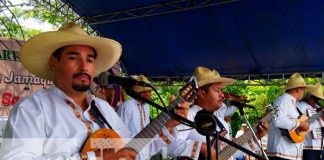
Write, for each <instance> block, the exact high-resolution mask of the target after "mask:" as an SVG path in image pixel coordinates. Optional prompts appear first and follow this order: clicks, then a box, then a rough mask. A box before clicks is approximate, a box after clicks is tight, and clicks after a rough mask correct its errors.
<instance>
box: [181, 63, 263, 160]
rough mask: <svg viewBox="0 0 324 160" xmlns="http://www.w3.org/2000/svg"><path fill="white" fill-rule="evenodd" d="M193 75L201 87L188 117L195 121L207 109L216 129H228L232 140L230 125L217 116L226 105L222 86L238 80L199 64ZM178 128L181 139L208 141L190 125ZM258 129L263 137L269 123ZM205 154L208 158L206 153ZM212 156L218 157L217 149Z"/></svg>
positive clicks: (227, 135) (228, 136)
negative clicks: (198, 114) (214, 121)
mask: <svg viewBox="0 0 324 160" xmlns="http://www.w3.org/2000/svg"><path fill="white" fill-rule="evenodd" d="M193 76H195V77H196V78H197V81H198V87H199V89H198V95H197V98H196V99H195V101H194V105H193V106H192V107H191V108H190V109H189V113H188V119H189V120H192V121H194V119H195V117H196V115H197V113H198V112H200V111H201V110H205V111H206V112H205V113H208V114H210V115H211V116H213V117H214V119H215V120H216V130H217V131H227V134H225V135H224V137H225V138H227V139H229V140H231V139H232V138H231V137H230V135H229V134H228V133H229V127H228V125H227V123H226V122H225V120H224V117H220V116H217V115H218V114H219V113H217V111H218V110H219V109H220V108H221V107H222V106H223V105H224V103H223V100H224V94H223V92H222V88H224V87H226V86H228V85H231V84H233V83H234V82H235V81H236V80H234V79H230V78H225V77H221V76H220V74H219V73H218V72H217V71H216V70H211V69H209V68H206V67H201V66H198V67H197V68H196V69H195V71H194V73H193ZM206 115H207V114H206ZM176 128H177V130H178V131H179V132H178V137H179V138H181V139H186V140H198V141H201V142H204V143H205V142H206V137H205V136H204V135H202V134H200V133H199V132H197V131H196V130H194V129H193V130H189V129H190V128H189V127H188V126H185V125H179V126H177V127H176ZM258 129H259V130H258V132H257V136H258V137H262V136H263V135H264V134H265V133H266V131H267V124H264V123H262V124H261V125H260V127H259V128H258ZM223 133H226V132H223ZM218 147H219V149H222V148H224V147H225V143H221V144H220V146H218ZM203 156H204V157H205V158H206V154H205V155H203ZM212 156H213V157H212V158H213V159H216V152H215V150H213V152H212Z"/></svg>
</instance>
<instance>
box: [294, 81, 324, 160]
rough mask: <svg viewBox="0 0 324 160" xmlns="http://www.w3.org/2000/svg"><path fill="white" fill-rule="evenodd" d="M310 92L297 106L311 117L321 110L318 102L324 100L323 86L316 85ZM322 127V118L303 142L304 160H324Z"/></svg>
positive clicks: (323, 122) (323, 123)
mask: <svg viewBox="0 0 324 160" xmlns="http://www.w3.org/2000/svg"><path fill="white" fill-rule="evenodd" d="M309 90H310V93H309V94H308V95H307V96H306V97H305V98H304V99H303V100H302V101H301V102H300V103H298V104H297V107H298V109H299V110H300V111H301V112H302V113H303V114H304V115H307V116H308V117H311V116H312V115H314V114H316V113H317V112H318V109H320V108H321V106H320V105H319V103H318V102H319V101H320V100H324V95H323V90H322V85H321V84H320V83H316V84H315V85H313V86H312V87H310V89H309ZM322 127H324V121H323V119H321V118H320V119H318V120H317V122H315V126H314V130H312V131H311V132H309V133H307V135H306V138H305V140H304V142H303V143H304V150H303V159H314V160H315V159H322V160H324V151H323V146H322V145H323V144H322V132H321V128H322ZM321 154H322V155H321ZM320 157H321V158H320Z"/></svg>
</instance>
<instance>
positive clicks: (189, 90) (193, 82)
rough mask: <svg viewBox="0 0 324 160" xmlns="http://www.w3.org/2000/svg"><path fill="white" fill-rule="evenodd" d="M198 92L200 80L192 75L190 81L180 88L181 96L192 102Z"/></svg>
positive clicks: (184, 99)
mask: <svg viewBox="0 0 324 160" xmlns="http://www.w3.org/2000/svg"><path fill="white" fill-rule="evenodd" d="M197 92H198V82H197V79H196V77H194V76H192V77H191V78H190V80H189V82H188V83H187V84H186V85H184V86H183V87H181V89H180V90H179V97H180V98H181V99H182V100H183V101H186V102H192V101H193V100H195V99H196V97H197Z"/></svg>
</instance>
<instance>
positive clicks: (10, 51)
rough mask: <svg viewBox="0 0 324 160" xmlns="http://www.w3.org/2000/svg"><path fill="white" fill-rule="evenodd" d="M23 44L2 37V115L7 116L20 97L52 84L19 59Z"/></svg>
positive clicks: (0, 97)
mask: <svg viewBox="0 0 324 160" xmlns="http://www.w3.org/2000/svg"><path fill="white" fill-rule="evenodd" d="M22 44H23V42H22V41H18V40H14V39H6V38H1V37H0V117H7V116H8V115H9V112H10V110H11V109H12V106H13V105H14V104H15V103H16V102H17V101H18V100H19V99H21V98H23V97H25V96H27V95H29V94H31V93H33V92H35V91H37V90H40V89H45V88H48V87H50V86H51V85H52V81H49V80H45V79H43V78H39V77H36V76H35V75H33V74H31V73H30V72H28V71H27V70H26V69H25V67H24V66H23V65H22V63H21V62H20V61H19V50H20V47H21V45H22Z"/></svg>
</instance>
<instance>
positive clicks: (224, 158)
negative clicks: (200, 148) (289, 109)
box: [218, 109, 274, 160]
mask: <svg viewBox="0 0 324 160" xmlns="http://www.w3.org/2000/svg"><path fill="white" fill-rule="evenodd" d="M273 112H274V110H273V109H271V110H270V111H268V112H267V113H266V115H265V116H264V117H263V118H262V119H261V120H259V121H258V122H257V123H256V124H255V125H254V126H253V127H252V129H253V131H254V132H257V127H258V125H259V123H260V122H269V121H270V120H271V117H272V114H273ZM251 136H252V131H251V129H248V130H247V131H246V132H244V134H242V135H241V136H240V137H238V138H237V139H235V140H234V141H233V142H234V143H236V144H238V145H240V146H243V145H244V144H245V143H247V142H248V140H251ZM236 151H237V148H235V147H233V146H230V145H228V146H226V147H225V148H224V149H223V150H222V151H221V152H220V153H219V156H218V157H219V159H220V160H228V159H229V158H230V157H231V156H232V155H233V154H234V153H235V152H236Z"/></svg>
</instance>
